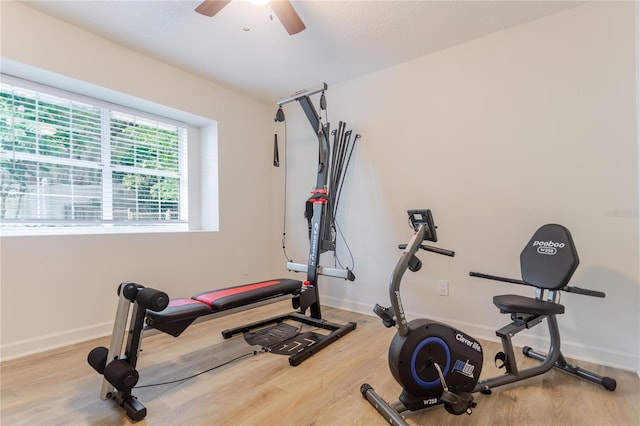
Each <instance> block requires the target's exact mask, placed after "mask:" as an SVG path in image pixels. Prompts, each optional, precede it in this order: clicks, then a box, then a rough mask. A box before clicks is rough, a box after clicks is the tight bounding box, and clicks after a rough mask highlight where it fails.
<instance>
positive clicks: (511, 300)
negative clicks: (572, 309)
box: [493, 294, 564, 315]
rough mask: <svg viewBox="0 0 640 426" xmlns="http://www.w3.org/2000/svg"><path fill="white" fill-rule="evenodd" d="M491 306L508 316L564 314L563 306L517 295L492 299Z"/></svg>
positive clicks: (505, 295) (503, 295)
mask: <svg viewBox="0 0 640 426" xmlns="http://www.w3.org/2000/svg"><path fill="white" fill-rule="evenodd" d="M493 304H494V305H496V306H497V307H498V308H499V309H500V312H501V313H503V314H505V313H510V314H531V315H559V314H564V305H561V304H559V303H555V302H547V301H545V300H538V299H534V298H532V297H525V296H519V295H517V294H502V295H499V296H494V297H493Z"/></svg>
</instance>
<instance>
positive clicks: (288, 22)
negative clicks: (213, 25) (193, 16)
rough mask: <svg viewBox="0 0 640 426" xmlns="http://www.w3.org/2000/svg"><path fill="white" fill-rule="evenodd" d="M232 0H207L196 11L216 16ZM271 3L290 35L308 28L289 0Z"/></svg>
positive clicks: (272, 0)
mask: <svg viewBox="0 0 640 426" xmlns="http://www.w3.org/2000/svg"><path fill="white" fill-rule="evenodd" d="M230 2H231V0H205V1H203V2H202V3H200V5H199V6H198V7H196V12H198V13H200V14H202V15H205V16H214V15H215V14H216V13H218V12H220V11H221V10H222V8H223V7H225V6H226V5H227V4H229V3H230ZM269 3H270V5H271V9H272V10H273V12H274V13H275V14H276V16H277V17H278V19H279V20H280V22H281V23H282V25H283V26H284V28H285V29H286V30H287V32H288V33H289V34H290V35H294V34H297V33H299V32H300V31H302V30H304V29H305V28H306V26H305V25H304V22H302V19H300V16H298V13H296V10H295V9H294V8H293V6H292V5H291V2H290V1H289V0H271V1H270V2H269Z"/></svg>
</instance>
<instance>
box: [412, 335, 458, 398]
mask: <svg viewBox="0 0 640 426" xmlns="http://www.w3.org/2000/svg"><path fill="white" fill-rule="evenodd" d="M431 343H435V344H437V345H440V346H441V347H442V349H444V352H445V354H446V355H447V362H446V365H445V366H444V368H442V367H441V368H442V375H443V376H445V375H446V374H447V371H449V366H450V365H451V353H450V352H449V346H447V344H446V343H445V341H444V340H442V339H441V338H439V337H428V338H426V339H424V340H423V341H422V342H420V344H419V345H418V346H416V348H415V349H414V350H413V354H412V355H411V375H412V376H413V380H415V382H416V383H417V384H418V385H420V386H422V387H423V388H432V387H434V386H436V385H439V384H440V377H438V378H437V379H436V380H433V381H431V382H425V381H424V380H422V379H421V378H420V376H418V372H417V371H416V358H417V357H418V353H419V352H420V350H421V349H422V348H424V347H425V346H426V345H428V344H431Z"/></svg>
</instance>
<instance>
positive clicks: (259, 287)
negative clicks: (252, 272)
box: [146, 278, 302, 337]
mask: <svg viewBox="0 0 640 426" xmlns="http://www.w3.org/2000/svg"><path fill="white" fill-rule="evenodd" d="M301 290H302V282H301V281H299V280H292V279H288V278H280V279H276V280H270V281H262V282H257V283H252V284H245V285H240V286H237V287H227V288H223V289H219V290H212V291H205V292H202V293H198V294H196V295H193V296H191V298H190V299H186V298H180V299H171V300H170V301H169V304H168V306H167V307H166V308H165V309H163V310H162V311H159V312H154V311H147V316H146V325H147V326H148V327H150V328H155V329H157V330H160V331H163V332H165V333H167V334H170V335H172V336H173V337H178V336H179V335H180V334H182V332H183V331H184V330H186V329H187V327H189V326H190V325H191V324H192V323H193V322H194V321H195V320H196V319H198V318H200V317H204V316H208V315H212V314H216V313H224V312H226V311H230V310H234V312H237V311H238V309H236V308H243V309H242V310H246V309H251V308H252V307H255V305H257V304H264V303H261V302H267V303H271V302H273V300H271V299H274V298H282V296H291V297H293V298H295V297H299V295H300V292H301ZM227 314H229V313H227Z"/></svg>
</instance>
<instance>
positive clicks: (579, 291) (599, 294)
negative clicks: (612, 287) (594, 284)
mask: <svg viewBox="0 0 640 426" xmlns="http://www.w3.org/2000/svg"><path fill="white" fill-rule="evenodd" d="M561 290H564V291H566V292H568V293H577V294H584V295H585V296H593V297H600V298H604V297H605V296H606V294H605V293H604V292H603V291H596V290H588V289H586V288H580V287H570V286H565V287H563V288H562V289H561Z"/></svg>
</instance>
